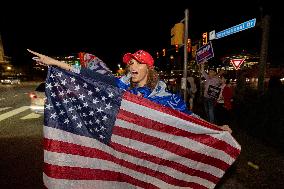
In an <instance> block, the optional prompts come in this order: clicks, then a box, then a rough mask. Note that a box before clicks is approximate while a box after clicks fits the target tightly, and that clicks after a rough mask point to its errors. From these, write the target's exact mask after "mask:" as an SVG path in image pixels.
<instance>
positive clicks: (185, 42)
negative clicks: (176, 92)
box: [181, 9, 189, 102]
mask: <svg viewBox="0 0 284 189" xmlns="http://www.w3.org/2000/svg"><path fill="white" fill-rule="evenodd" d="M184 14H185V16H184V46H183V47H184V62H183V78H182V82H181V83H182V84H181V85H182V86H181V88H182V89H183V98H184V101H185V102H187V82H186V79H187V60H188V50H187V40H188V17H189V12H188V9H185V11H184Z"/></svg>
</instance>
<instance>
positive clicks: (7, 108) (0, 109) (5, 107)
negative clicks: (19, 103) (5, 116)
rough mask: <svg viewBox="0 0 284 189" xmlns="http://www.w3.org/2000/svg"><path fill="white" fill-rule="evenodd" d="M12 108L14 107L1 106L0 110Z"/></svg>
mask: <svg viewBox="0 0 284 189" xmlns="http://www.w3.org/2000/svg"><path fill="white" fill-rule="evenodd" d="M10 108H12V107H4V108H0V112H1V111H3V110H8V109H10Z"/></svg>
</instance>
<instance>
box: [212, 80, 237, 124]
mask: <svg viewBox="0 0 284 189" xmlns="http://www.w3.org/2000/svg"><path fill="white" fill-rule="evenodd" d="M220 88H221V92H220V95H219V97H218V99H217V103H216V106H215V110H216V111H215V115H216V123H217V124H221V125H222V124H230V121H231V110H232V100H233V90H232V87H231V84H230V80H229V79H228V78H227V76H226V75H222V76H221V86H220Z"/></svg>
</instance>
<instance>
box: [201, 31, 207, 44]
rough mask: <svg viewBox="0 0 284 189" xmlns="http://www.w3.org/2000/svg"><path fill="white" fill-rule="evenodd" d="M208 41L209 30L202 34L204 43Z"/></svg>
mask: <svg viewBox="0 0 284 189" xmlns="http://www.w3.org/2000/svg"><path fill="white" fill-rule="evenodd" d="M207 43H208V35H207V32H204V33H203V34H202V45H206V44H207Z"/></svg>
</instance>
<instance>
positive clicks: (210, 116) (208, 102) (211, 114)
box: [204, 97, 215, 123]
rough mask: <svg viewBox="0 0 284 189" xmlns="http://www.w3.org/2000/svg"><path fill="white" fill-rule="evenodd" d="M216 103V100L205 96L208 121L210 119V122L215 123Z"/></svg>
mask: <svg viewBox="0 0 284 189" xmlns="http://www.w3.org/2000/svg"><path fill="white" fill-rule="evenodd" d="M214 104H215V100H213V99H210V98H206V97H204V110H205V113H206V117H207V121H209V122H210V123H215V119H214Z"/></svg>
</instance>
